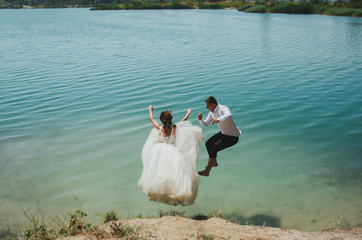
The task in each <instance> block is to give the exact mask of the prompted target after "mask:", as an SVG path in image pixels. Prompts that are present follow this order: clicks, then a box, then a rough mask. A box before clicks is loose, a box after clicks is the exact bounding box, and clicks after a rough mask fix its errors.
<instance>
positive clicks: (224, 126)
mask: <svg viewBox="0 0 362 240" xmlns="http://www.w3.org/2000/svg"><path fill="white" fill-rule="evenodd" d="M213 118H216V119H217V120H219V122H218V123H217V125H218V126H219V128H220V129H221V133H222V134H224V135H228V136H234V137H238V136H240V135H241V131H240V129H239V128H238V127H237V126H236V125H235V122H234V120H233V117H232V116H231V112H230V109H229V108H228V107H227V106H224V105H220V104H218V105H217V106H216V108H215V110H214V112H209V114H208V115H207V117H206V119H205V120H203V119H202V120H199V122H200V124H201V125H203V126H205V127H207V126H209V124H210V122H211V120H212V119H213Z"/></svg>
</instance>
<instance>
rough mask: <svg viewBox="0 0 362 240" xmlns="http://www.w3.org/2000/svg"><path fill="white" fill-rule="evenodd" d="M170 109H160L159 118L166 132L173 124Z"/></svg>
mask: <svg viewBox="0 0 362 240" xmlns="http://www.w3.org/2000/svg"><path fill="white" fill-rule="evenodd" d="M171 113H172V111H162V112H161V115H160V120H161V122H162V124H163V129H164V130H165V132H167V131H168V130H169V129H170V128H172V127H173V126H174V124H173V122H172V118H173V117H172V114H171Z"/></svg>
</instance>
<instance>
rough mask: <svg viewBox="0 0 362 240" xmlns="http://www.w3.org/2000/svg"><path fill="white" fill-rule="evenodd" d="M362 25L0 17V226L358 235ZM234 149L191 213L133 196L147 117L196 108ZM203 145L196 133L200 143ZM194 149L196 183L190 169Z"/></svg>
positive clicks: (295, 18)
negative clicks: (140, 220)
mask: <svg viewBox="0 0 362 240" xmlns="http://www.w3.org/2000/svg"><path fill="white" fill-rule="evenodd" d="M361 43H362V19H361V18H349V17H348V18H347V17H330V16H319V15H312V16H303V15H283V14H247V13H242V12H237V11H236V10H220V11H208V10H202V11H201V10H183V11H177V10H174V11H172V10H171V11H167V10H165V11H89V10H88V9H37V10H1V11H0V224H1V225H0V228H1V230H5V229H6V225H7V223H10V225H11V226H16V225H17V224H19V223H22V222H23V221H24V220H25V218H24V216H23V213H22V209H23V208H25V209H27V210H30V211H31V210H33V209H35V206H36V202H37V201H38V200H39V202H40V206H41V207H42V208H44V209H45V210H46V212H47V216H49V217H52V216H55V215H56V214H66V213H67V212H69V211H71V210H74V209H75V208H77V206H78V202H77V201H76V200H74V198H75V196H76V197H77V198H78V199H79V201H80V202H81V203H82V206H83V210H84V211H85V212H87V213H88V214H89V221H91V222H93V223H97V222H99V221H101V219H100V218H99V217H97V216H96V212H100V213H104V212H106V211H109V210H112V209H114V210H116V211H117V212H118V214H119V215H120V216H121V217H133V216H136V215H139V214H142V215H157V213H158V212H159V211H160V210H164V211H167V210H176V211H181V212H182V211H184V212H185V214H186V215H190V216H192V215H196V214H205V215H209V214H210V213H212V212H215V211H222V212H223V213H224V215H227V216H228V217H232V218H234V220H237V221H239V222H240V223H248V224H255V225H258V224H259V225H263V224H265V225H268V226H275V227H283V228H292V229H300V230H305V231H315V230H321V229H325V228H328V227H342V228H349V227H355V226H361V225H362V221H361V219H362V202H361V199H362V198H361V197H362V194H361V186H362V184H361V180H362V159H361V157H362V148H361V146H362V94H361V92H362V81H361V80H362V45H361ZM209 95H213V96H215V97H216V98H217V99H218V100H219V102H220V103H221V104H224V105H228V106H229V107H230V108H231V111H232V113H233V116H234V119H235V121H236V123H237V125H238V126H239V128H240V129H242V130H243V133H244V134H243V135H242V137H241V139H240V142H239V143H238V145H237V146H235V147H233V148H231V149H229V150H225V151H223V152H222V153H220V154H219V167H218V168H215V169H213V170H212V172H211V176H210V177H209V178H200V186H199V196H198V198H197V201H196V203H195V204H194V205H192V206H189V207H172V206H167V205H164V204H160V203H153V202H150V201H148V200H147V198H146V196H145V194H144V193H143V192H142V191H141V189H140V188H138V187H137V181H138V178H139V176H140V174H141V171H142V165H141V159H140V155H141V149H142V146H143V144H144V142H145V140H146V138H147V136H148V134H149V131H150V130H151V128H152V125H151V123H150V121H149V119H148V110H147V108H148V105H149V104H153V105H154V107H155V115H156V116H157V115H159V113H160V111H161V110H165V109H172V110H173V113H174V118H175V119H176V120H177V119H181V118H182V117H183V115H184V114H185V112H186V110H187V108H189V107H191V108H193V110H194V112H193V113H192V115H191V118H190V120H191V121H192V122H193V123H194V124H195V125H198V122H197V121H196V115H197V113H198V112H203V113H204V114H205V115H206V114H207V110H206V109H205V106H204V99H205V98H206V97H208V96H209ZM217 131H218V129H217V127H216V126H209V127H208V128H203V132H204V135H205V137H206V138H208V137H210V136H211V135H212V134H214V133H216V132H217ZM206 160H207V153H206V150H205V147H204V145H202V146H201V150H200V160H199V169H203V167H204V166H205V165H206Z"/></svg>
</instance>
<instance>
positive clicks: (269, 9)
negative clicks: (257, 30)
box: [238, 0, 362, 17]
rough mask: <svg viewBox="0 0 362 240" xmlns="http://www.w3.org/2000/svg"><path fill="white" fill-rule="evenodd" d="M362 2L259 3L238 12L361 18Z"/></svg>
mask: <svg viewBox="0 0 362 240" xmlns="http://www.w3.org/2000/svg"><path fill="white" fill-rule="evenodd" d="M360 2H362V1H359V3H357V2H353V1H351V2H349V3H343V4H342V3H338V2H337V3H334V4H332V3H329V2H319V1H317V0H314V1H313V0H311V1H310V3H306V2H283V3H282V2H259V3H258V4H256V5H250V4H248V5H243V6H241V7H240V8H238V11H243V12H249V13H287V14H314V13H315V14H327V15H335V16H353V17H361V16H362V9H361V7H362V6H361V3H360Z"/></svg>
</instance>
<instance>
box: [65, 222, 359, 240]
mask: <svg viewBox="0 0 362 240" xmlns="http://www.w3.org/2000/svg"><path fill="white" fill-rule="evenodd" d="M118 223H121V224H122V226H129V227H132V228H133V229H135V230H136V231H135V232H134V233H133V234H131V235H126V236H124V237H121V238H119V237H117V236H111V235H110V234H109V235H108V237H107V236H105V235H100V234H98V235H97V234H95V233H93V234H87V235H79V236H74V237H66V238H59V239H64V240H85V239H170V240H171V239H243V240H251V239H253V240H269V239H271V240H272V239H278V240H284V239H285V240H292V239H306V240H307V239H308V240H311V239H318V240H327V239H328V240H362V228H352V229H350V230H341V229H327V230H324V231H321V232H301V231H296V230H287V229H280V228H271V227H256V226H246V225H238V224H235V223H231V222H229V221H227V220H224V219H221V218H209V219H207V220H193V219H190V218H184V217H180V216H175V217H173V216H166V217H162V218H153V219H148V218H136V219H127V220H121V221H119V222H118ZM110 225H111V223H106V224H103V225H101V226H99V229H100V231H104V232H110V231H111V230H110V227H109V226H110ZM206 237H209V238H206Z"/></svg>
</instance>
